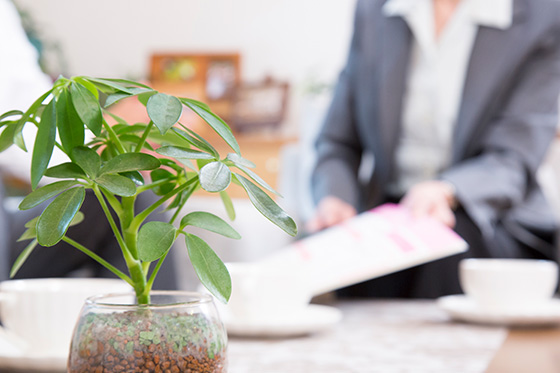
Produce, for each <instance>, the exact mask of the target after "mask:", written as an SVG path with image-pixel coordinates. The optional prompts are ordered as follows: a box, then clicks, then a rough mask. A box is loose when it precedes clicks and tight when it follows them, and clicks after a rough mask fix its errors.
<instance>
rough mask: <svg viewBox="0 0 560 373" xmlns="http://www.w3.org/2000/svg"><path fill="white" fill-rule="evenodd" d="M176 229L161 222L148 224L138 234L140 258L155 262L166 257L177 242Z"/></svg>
mask: <svg viewBox="0 0 560 373" xmlns="http://www.w3.org/2000/svg"><path fill="white" fill-rule="evenodd" d="M176 231H177V230H176V229H175V227H174V226H173V225H171V224H169V223H164V222H161V221H151V222H148V223H146V224H144V225H142V227H141V228H140V232H138V258H139V259H140V260H141V261H143V262H153V261H154V260H157V259H159V258H161V257H162V256H164V255H165V254H166V253H167V251H169V249H170V248H171V246H172V245H173V241H175V232H176Z"/></svg>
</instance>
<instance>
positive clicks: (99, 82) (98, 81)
mask: <svg viewBox="0 0 560 373" xmlns="http://www.w3.org/2000/svg"><path fill="white" fill-rule="evenodd" d="M74 80H75V79H74ZM88 80H89V81H90V82H92V83H94V84H95V85H96V86H97V87H99V88H100V89H101V91H103V92H106V93H107V92H108V90H107V89H106V87H109V88H111V91H120V92H125V93H128V94H133V92H132V91H131V89H130V88H128V87H126V85H124V84H122V83H120V82H115V81H112V80H111V79H103V78H91V77H88Z"/></svg>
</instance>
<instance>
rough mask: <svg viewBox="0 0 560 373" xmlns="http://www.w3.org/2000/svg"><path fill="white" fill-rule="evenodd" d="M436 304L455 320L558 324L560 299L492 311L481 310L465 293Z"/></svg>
mask: <svg viewBox="0 0 560 373" xmlns="http://www.w3.org/2000/svg"><path fill="white" fill-rule="evenodd" d="M437 304H438V305H439V306H440V307H441V308H442V309H444V310H445V311H447V313H449V315H450V316H451V317H452V318H453V319H455V320H461V321H468V322H474V323H479V324H492V325H502V326H546V325H554V324H560V299H551V300H550V302H547V303H546V304H543V305H540V306H537V307H535V308H533V309H523V310H507V311H492V312H489V311H487V310H481V309H480V308H479V307H477V305H476V303H475V302H474V301H473V300H472V299H470V298H468V297H466V296H465V295H449V296H445V297H441V298H439V299H438V300H437Z"/></svg>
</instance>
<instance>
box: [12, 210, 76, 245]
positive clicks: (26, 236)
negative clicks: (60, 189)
mask: <svg viewBox="0 0 560 373" xmlns="http://www.w3.org/2000/svg"><path fill="white" fill-rule="evenodd" d="M38 220H39V216H36V217H34V218H33V219H31V220H30V221H28V222H27V223H25V227H26V228H27V229H26V230H25V232H23V234H22V235H21V237H20V238H18V242H20V241H27V240H30V239H32V238H36V237H37V221H38ZM82 221H84V214H83V213H82V212H80V211H78V213H77V214H76V216H74V219H72V221H71V222H70V226H73V225H77V224H80V223H81V222H82Z"/></svg>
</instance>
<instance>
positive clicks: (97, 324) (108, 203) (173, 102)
mask: <svg viewBox="0 0 560 373" xmlns="http://www.w3.org/2000/svg"><path fill="white" fill-rule="evenodd" d="M132 98H137V99H138V100H139V101H140V102H141V103H142V105H143V107H144V108H145V110H146V111H147V114H148V117H149V119H150V121H149V123H135V124H133V125H131V124H128V123H127V122H126V121H125V120H124V119H122V118H119V117H117V116H116V115H114V114H112V113H111V112H109V111H108V110H107V108H108V107H109V106H111V105H113V104H115V103H116V102H118V101H120V100H127V99H132ZM184 107H187V108H188V109H190V110H192V111H193V112H194V113H196V114H197V115H198V116H200V117H201V118H202V119H203V120H204V121H205V122H206V123H207V124H208V125H209V126H210V127H211V128H212V129H213V130H214V131H215V132H216V133H217V134H218V135H219V136H220V137H221V138H222V139H223V140H224V141H225V142H226V143H227V144H228V145H229V147H231V149H232V151H231V153H229V154H227V155H226V156H222V155H220V154H218V152H217V151H216V149H215V148H214V147H213V146H212V145H211V144H210V143H209V142H208V141H206V140H205V139H204V138H202V137H201V136H200V135H198V134H197V133H195V132H193V131H192V130H191V129H189V128H188V127H187V126H185V125H183V124H182V123H180V122H179V119H180V117H181V114H182V111H183V108H184ZM109 117H112V119H113V120H114V121H116V124H114V125H109V124H108V122H107V120H106V119H107V118H109ZM26 125H33V126H37V136H36V140H35V143H34V144H33V149H32V163H31V186H32V189H33V191H32V192H31V193H30V194H28V195H27V196H26V197H25V198H24V199H23V201H22V202H21V204H20V206H19V208H20V209H29V208H32V207H35V206H37V205H39V204H42V203H44V202H47V201H49V203H48V204H46V207H45V208H44V210H43V212H42V213H41V215H40V216H37V217H36V218H34V219H32V220H31V221H29V222H28V223H27V224H26V227H27V230H26V232H25V233H24V234H23V236H22V237H21V239H22V240H25V239H27V240H31V242H30V244H29V245H28V246H27V247H26V248H25V249H24V250H23V252H22V253H21V254H20V256H19V257H18V258H17V260H16V262H15V264H14V266H13V268H12V272H11V275H12V276H13V275H14V274H15V273H16V272H17V270H18V269H19V268H20V267H21V266H22V265H23V263H24V261H25V260H26V259H27V257H29V255H30V254H31V253H32V251H33V250H34V249H35V248H36V247H37V246H38V245H40V246H52V245H55V244H56V243H58V242H60V241H65V242H66V243H68V244H70V245H72V246H74V247H75V248H76V249H78V250H80V251H82V252H83V253H85V254H86V255H89V256H90V257H91V258H93V259H94V260H96V261H97V262H99V263H100V264H101V265H103V266H105V267H106V268H107V269H109V270H110V271H112V272H113V273H114V274H115V275H116V276H118V277H120V278H121V279H123V280H124V281H126V282H127V283H129V284H130V285H131V286H132V288H133V289H134V297H133V298H134V299H133V300H132V301H131V300H130V299H129V298H130V297H128V298H127V297H125V296H123V295H111V296H108V297H98V298H92V299H90V300H88V301H87V302H86V306H85V307H84V310H83V311H82V316H81V318H80V320H79V322H78V325H77V327H76V330H75V332H74V338H73V342H72V348H71V353H70V360H69V371H70V372H107V371H111V372H120V371H131V372H132V371H142V372H144V371H150V372H168V371H170V372H182V371H185V372H186V371H189V372H191V371H192V372H222V371H225V369H226V368H225V365H226V364H225V343H226V337H225V332H224V330H223V326H222V324H221V322H220V321H219V320H217V316H216V313H215V308H214V307H213V304H212V302H211V299H210V298H209V297H205V296H204V295H196V294H185V293H176V292H152V291H151V289H152V285H153V283H154V279H155V277H156V275H157V273H158V271H159V269H160V267H161V264H162V262H163V261H164V260H165V258H166V256H167V254H168V252H169V249H170V248H171V247H172V245H173V242H174V241H175V240H176V239H177V238H178V237H179V236H183V237H184V239H185V242H186V246H187V249H188V254H189V257H190V259H191V263H192V265H193V267H194V269H195V271H196V273H197V275H198V277H199V279H200V281H201V282H202V284H203V285H204V286H205V287H206V288H207V289H208V290H209V292H210V293H211V294H213V295H214V296H215V297H216V298H217V299H218V300H220V301H222V302H227V300H228V299H229V296H230V293H231V279H230V277H229V274H228V272H227V269H226V267H225V266H224V264H223V263H222V261H221V260H220V259H219V258H218V256H217V255H216V254H215V253H214V252H213V250H212V249H211V248H210V247H209V246H208V245H207V244H206V243H205V242H204V241H203V240H202V239H201V238H199V237H197V236H195V235H194V234H191V233H189V232H188V227H190V226H195V227H199V228H203V229H206V230H209V231H212V232H215V233H218V234H222V235H224V236H227V237H230V238H234V239H236V238H240V236H239V234H238V233H237V232H236V231H235V230H234V229H233V228H232V227H231V226H230V225H229V224H228V223H227V222H225V221H224V220H222V219H221V218H219V217H217V216H215V215H213V214H210V213H208V212H201V211H197V212H190V213H188V214H186V215H184V216H180V215H181V214H182V212H183V211H184V209H183V207H184V206H185V205H186V203H187V202H188V200H189V197H190V196H191V195H192V194H193V193H194V192H195V191H196V190H198V189H203V190H205V191H207V192H210V193H219V195H220V197H221V198H222V200H223V202H224V205H225V208H226V210H227V212H228V215H229V216H230V218H232V219H233V218H234V216H235V211H234V208H233V205H232V202H231V199H230V198H229V196H228V194H227V192H226V188H227V187H228V186H229V185H230V183H231V182H233V183H236V184H238V185H240V186H241V187H243V188H244V189H245V191H246V192H247V195H248V197H249V199H250V200H251V202H252V203H253V205H254V206H255V207H256V208H257V210H258V211H260V212H261V213H262V214H263V215H264V216H265V217H266V218H268V219H269V220H270V221H272V222H273V223H274V224H276V225H277V226H279V227H280V228H281V229H283V230H284V231H286V232H287V233H288V234H290V235H295V234H296V231H297V229H296V225H295V223H294V221H293V220H292V219H291V218H290V217H289V216H288V215H287V214H286V213H285V212H284V211H283V210H282V209H281V208H280V207H279V206H278V205H277V204H276V203H275V202H274V200H273V199H272V198H271V197H269V195H268V194H267V193H266V192H265V191H264V190H266V191H268V192H270V193H275V192H274V190H273V189H272V188H271V187H270V186H269V185H267V184H266V182H264V181H263V180H262V179H261V178H260V177H259V176H257V175H256V174H255V173H254V172H253V171H252V170H251V168H252V167H254V164H252V163H251V162H250V161H248V160H246V159H244V158H243V157H242V156H241V152H240V149H239V145H238V143H237V141H236V139H235V137H234V136H233V134H232V132H231V130H230V128H229V127H228V125H227V124H226V123H225V122H224V121H223V120H222V119H220V118H219V117H218V116H217V115H216V114H214V113H213V112H212V111H211V110H210V108H209V107H208V106H207V105H205V104H204V103H202V102H199V101H196V100H192V99H189V98H182V97H174V96H169V95H167V94H164V93H160V92H157V91H155V90H153V89H152V88H150V87H149V86H147V85H144V84H141V83H138V82H134V81H129V80H122V79H100V78H92V77H84V76H79V77H73V78H71V79H67V78H64V77H60V78H59V79H58V80H56V82H55V83H54V85H53V88H52V89H51V90H49V91H48V92H46V93H44V94H43V95H42V96H41V97H39V98H38V99H37V100H36V101H35V102H34V103H33V104H32V105H31V107H30V108H29V109H28V110H27V111H25V112H21V111H10V112H7V113H5V114H3V115H1V116H0V126H1V127H3V131H2V134H1V135H0V150H2V149H6V148H7V147H9V146H11V145H12V144H15V145H16V146H18V147H20V148H22V149H23V150H26V146H27V144H25V143H24V142H23V137H22V135H21V133H22V130H23V128H24V126H26ZM86 130H88V131H90V132H91V133H92V134H93V139H92V140H91V141H89V142H86V141H85V138H86V136H85V133H86ZM58 139H59V141H58ZM55 147H57V148H59V149H60V150H62V151H63V152H64V153H65V154H66V155H67V156H68V162H66V163H63V164H59V165H56V166H54V167H48V165H49V161H50V159H51V156H52V153H53V149H54V148H55ZM147 173H149V177H148V175H147ZM44 176H48V177H51V178H56V179H60V180H58V181H55V182H52V183H50V184H47V185H44V186H41V187H39V182H40V181H41V179H42V178H43V177H44ZM88 189H89V190H92V191H93V194H94V195H95V197H96V198H97V200H98V201H99V203H100V204H101V207H102V208H103V211H104V212H105V215H106V218H107V220H108V222H109V224H110V226H111V228H112V231H113V233H114V235H115V239H116V240H117V241H118V244H119V247H120V249H121V251H122V255H123V257H124V260H125V262H126V266H127V268H128V273H125V272H123V271H121V270H119V269H118V268H116V267H115V266H114V265H112V264H111V263H109V262H107V261H105V260H104V259H103V258H101V257H99V256H98V255H97V254H96V253H95V248H88V247H85V246H83V245H81V244H80V243H79V242H76V241H74V240H72V239H70V238H69V237H67V236H66V232H67V230H68V228H69V227H70V226H71V225H73V224H78V223H79V222H80V221H81V220H82V218H83V214H82V213H81V212H80V207H81V205H82V202H83V200H84V198H85V195H86V190H88ZM147 192H154V193H155V194H156V195H157V196H158V199H157V200H155V202H154V203H153V204H151V205H150V206H149V207H148V208H146V209H144V210H143V211H139V212H135V210H134V206H135V202H136V200H137V198H138V196H139V195H140V194H142V193H147ZM161 206H165V207H166V208H167V209H168V210H169V211H171V213H170V214H169V215H165V216H164V217H168V218H169V216H171V217H170V218H169V219H168V220H167V221H150V222H145V219H146V218H147V217H148V216H149V215H150V214H152V213H153V212H154V211H155V210H156V209H157V208H159V207H161ZM189 369H190V370H189Z"/></svg>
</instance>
